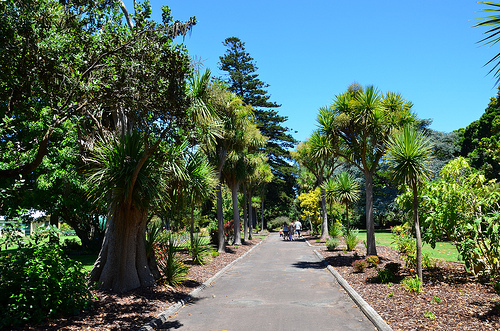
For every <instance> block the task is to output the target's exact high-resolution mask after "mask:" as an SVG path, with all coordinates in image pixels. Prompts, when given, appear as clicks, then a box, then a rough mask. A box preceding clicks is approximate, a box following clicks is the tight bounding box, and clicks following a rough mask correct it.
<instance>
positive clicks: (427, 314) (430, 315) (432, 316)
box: [424, 310, 437, 320]
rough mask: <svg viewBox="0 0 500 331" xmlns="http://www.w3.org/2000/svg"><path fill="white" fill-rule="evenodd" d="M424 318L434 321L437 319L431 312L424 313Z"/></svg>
mask: <svg viewBox="0 0 500 331" xmlns="http://www.w3.org/2000/svg"><path fill="white" fill-rule="evenodd" d="M424 316H425V317H427V318H430V319H431V320H435V319H436V318H437V317H436V315H435V314H434V313H433V312H432V310H429V311H425V312H424Z"/></svg>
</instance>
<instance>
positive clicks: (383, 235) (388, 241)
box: [359, 230, 462, 262]
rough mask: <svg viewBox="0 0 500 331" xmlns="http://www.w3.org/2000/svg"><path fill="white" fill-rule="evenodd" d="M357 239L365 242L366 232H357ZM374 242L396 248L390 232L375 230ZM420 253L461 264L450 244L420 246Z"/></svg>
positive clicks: (439, 243) (455, 250)
mask: <svg viewBox="0 0 500 331" xmlns="http://www.w3.org/2000/svg"><path fill="white" fill-rule="evenodd" d="M359 239H360V240H362V241H363V240H364V241H366V230H361V231H359ZM375 242H376V243H377V245H381V246H389V247H392V248H396V246H395V245H393V244H392V233H391V231H390V230H376V231H375ZM422 252H423V253H424V254H426V253H427V254H429V256H430V257H432V258H435V259H442V260H446V261H451V262H462V261H460V260H459V256H458V252H457V249H456V248H455V245H453V244H452V243H450V242H438V243H436V248H435V249H432V247H431V246H430V245H427V244H424V245H423V246H422Z"/></svg>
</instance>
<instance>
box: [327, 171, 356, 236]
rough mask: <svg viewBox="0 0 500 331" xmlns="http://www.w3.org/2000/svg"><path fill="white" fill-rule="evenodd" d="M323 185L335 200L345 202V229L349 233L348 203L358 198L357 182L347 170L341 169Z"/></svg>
mask: <svg viewBox="0 0 500 331" xmlns="http://www.w3.org/2000/svg"><path fill="white" fill-rule="evenodd" d="M324 187H325V189H327V190H328V192H329V193H330V194H331V195H332V196H333V198H334V199H335V200H337V201H338V202H340V203H343V204H345V219H346V229H347V233H349V228H350V224H349V205H351V204H352V203H354V202H356V201H357V200H359V197H360V194H361V191H360V189H359V187H360V185H359V182H358V181H357V180H356V178H354V176H353V175H352V174H350V173H349V172H347V171H342V172H341V173H340V174H338V175H337V176H335V178H334V179H333V180H332V181H328V182H325V184H324Z"/></svg>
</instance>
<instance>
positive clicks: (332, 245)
mask: <svg viewBox="0 0 500 331" xmlns="http://www.w3.org/2000/svg"><path fill="white" fill-rule="evenodd" d="M339 244H340V240H339V238H337V237H335V238H328V239H327V240H326V249H327V250H329V251H334V250H335V249H336V248H337V247H338V246H339Z"/></svg>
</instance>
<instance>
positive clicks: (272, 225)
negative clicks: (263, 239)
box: [267, 216, 290, 231]
mask: <svg viewBox="0 0 500 331" xmlns="http://www.w3.org/2000/svg"><path fill="white" fill-rule="evenodd" d="M283 224H286V225H287V226H288V224H290V219H289V218H288V217H287V216H278V217H275V218H273V219H272V220H270V221H268V222H267V229H268V230H269V231H279V229H280V228H281V227H282V226H283Z"/></svg>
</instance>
